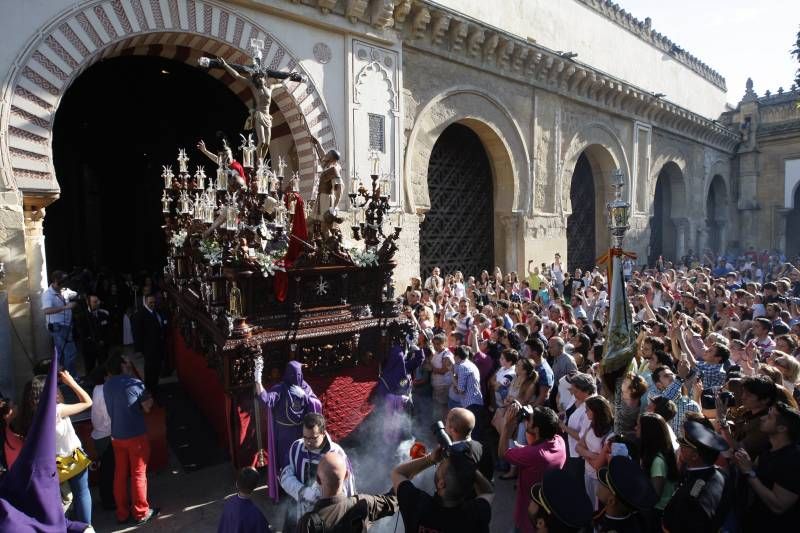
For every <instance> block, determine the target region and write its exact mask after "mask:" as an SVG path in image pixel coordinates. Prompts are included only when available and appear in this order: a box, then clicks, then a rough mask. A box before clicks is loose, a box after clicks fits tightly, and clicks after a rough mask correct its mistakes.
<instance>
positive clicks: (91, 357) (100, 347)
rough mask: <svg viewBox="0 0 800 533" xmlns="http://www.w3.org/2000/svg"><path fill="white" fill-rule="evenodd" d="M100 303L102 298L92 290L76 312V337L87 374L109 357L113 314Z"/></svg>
mask: <svg viewBox="0 0 800 533" xmlns="http://www.w3.org/2000/svg"><path fill="white" fill-rule="evenodd" d="M100 303H101V302H100V298H98V297H97V295H96V294H93V293H91V292H90V293H89V294H87V295H86V302H85V305H79V306H78V307H77V308H76V309H75V312H74V317H75V318H74V320H75V330H74V331H75V338H76V340H77V343H78V350H79V351H80V352H81V355H82V356H83V362H84V365H85V371H86V375H87V376H88V375H90V374H91V373H92V369H93V368H94V367H95V365H96V364H98V363H99V364H103V363H105V362H106V359H107V358H108V344H109V331H110V324H111V316H110V315H109V313H108V311H106V310H105V309H102V308H101V307H100Z"/></svg>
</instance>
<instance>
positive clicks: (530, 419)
mask: <svg viewBox="0 0 800 533" xmlns="http://www.w3.org/2000/svg"><path fill="white" fill-rule="evenodd" d="M520 422H524V423H525V439H526V440H527V445H525V446H522V445H519V444H515V447H513V448H510V449H509V438H510V435H513V434H514V433H515V432H516V428H517V425H518V424H519V423H520ZM558 432H559V426H558V416H557V415H556V413H555V411H553V410H552V409H550V408H549V407H539V406H537V407H533V408H531V407H529V406H526V407H522V406H521V405H520V404H519V403H518V402H514V403H513V404H511V405H509V407H508V409H507V410H506V423H505V425H504V426H503V431H502V433H501V434H500V442H499V445H498V450H497V452H498V456H499V457H500V458H502V459H504V460H505V461H506V462H508V463H510V464H511V465H514V466H517V467H518V469H519V480H518V484H517V500H516V504H515V505H514V525H515V526H516V527H517V529H518V530H519V531H520V532H522V533H533V526H532V525H531V522H530V520H529V518H528V500H529V495H530V490H531V487H532V486H533V485H535V484H536V483H540V482H541V481H542V477H543V476H544V473H545V472H547V471H548V470H551V469H554V468H556V469H558V468H563V467H564V463H566V461H567V451H566V446H565V445H564V439H563V438H561V435H559V434H558Z"/></svg>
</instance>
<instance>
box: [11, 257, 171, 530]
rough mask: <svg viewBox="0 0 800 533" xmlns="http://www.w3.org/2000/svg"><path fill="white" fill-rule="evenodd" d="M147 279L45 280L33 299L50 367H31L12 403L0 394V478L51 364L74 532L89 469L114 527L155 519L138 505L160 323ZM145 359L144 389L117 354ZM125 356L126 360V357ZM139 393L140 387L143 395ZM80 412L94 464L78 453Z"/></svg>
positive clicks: (79, 273)
mask: <svg viewBox="0 0 800 533" xmlns="http://www.w3.org/2000/svg"><path fill="white" fill-rule="evenodd" d="M159 300H161V294H160V292H159V290H158V288H157V285H156V284H155V283H154V281H153V278H152V277H150V276H149V275H147V274H142V275H141V276H139V279H138V281H137V282H134V281H133V276H130V275H125V276H121V277H118V278H117V277H111V276H107V275H105V274H102V273H101V274H97V275H95V274H93V273H91V272H90V271H88V270H85V269H84V270H75V271H74V272H73V273H72V274H67V273H65V272H62V271H54V272H53V273H51V275H50V284H49V286H48V288H47V290H46V291H45V292H44V293H43V295H42V310H43V313H44V315H45V320H46V324H47V330H48V332H49V334H50V336H51V338H52V340H53V348H54V357H53V356H45V357H43V358H41V360H39V361H37V362H36V363H35V367H34V369H33V372H34V374H35V375H34V377H33V378H32V379H31V380H30V381H28V382H27V383H26V384H25V385H24V387H23V390H22V394H21V397H20V401H19V402H18V403H17V402H15V401H14V400H13V399H12V398H7V397H6V396H5V395H2V394H0V397H1V398H0V413H2V418H0V442H2V450H0V451H1V452H2V453H0V475H2V473H3V472H6V471H7V470H8V469H9V468H11V467H12V465H13V464H14V462H15V461H16V460H17V458H18V456H19V454H20V452H21V451H22V448H23V445H24V443H25V440H26V437H27V436H28V432H29V430H30V428H31V424H32V421H33V418H34V415H35V413H36V410H37V407H38V405H39V401H40V399H41V395H42V390H43V387H44V384H45V377H46V376H45V374H46V373H47V368H48V365H49V364H50V362H51V361H52V360H54V359H55V360H57V361H58V365H59V368H60V371H59V373H58V377H59V381H60V386H59V388H58V391H57V401H58V405H57V409H56V421H55V424H56V431H55V435H56V454H57V459H58V461H59V464H64V465H70V466H69V471H67V470H68V469H67V467H60V468H63V470H64V471H63V472H61V471H60V472H59V481H60V482H61V495H62V502H61V503H62V505H63V506H64V509H65V512H68V513H69V516H70V517H72V518H74V519H75V520H76V521H78V522H82V523H85V524H91V523H92V509H93V502H92V495H91V491H90V490H89V482H88V481H89V466H90V465H91V464H92V463H94V465H95V466H96V467H97V469H98V494H99V499H100V503H101V505H102V508H103V509H105V510H114V511H115V512H116V516H117V520H118V522H119V523H120V524H127V523H133V524H140V525H141V524H144V523H147V522H148V521H150V520H151V519H152V518H153V517H154V516H155V515H157V514H158V509H157V508H152V507H151V506H150V504H149V503H148V499H147V463H148V459H149V454H150V442H149V439H148V438H147V431H146V427H145V421H144V415H145V414H146V413H147V412H149V411H150V409H151V408H152V406H153V404H154V394H156V393H157V391H158V379H159V377H160V375H161V372H162V368H164V366H165V364H166V363H167V358H166V345H165V344H166V343H165V333H166V319H165V315H164V314H163V313H162V312H160V311H159V310H158V301H159ZM126 345H130V346H131V347H132V348H133V351H134V352H136V353H140V354H142V355H143V356H144V374H145V379H144V382H143V381H142V380H141V379H139V377H138V376H139V373H138V371H137V370H136V369H135V367H134V365H133V364H132V362H131V360H130V358H129V357H128V356H126V355H124V351H123V348H124V347H125V346H126ZM127 352H128V353H131V350H127ZM145 385H147V386H146V387H145ZM87 411H88V412H89V415H90V419H91V425H92V430H91V440H92V444H93V447H91V448H90V449H92V450H93V456H92V457H89V456H88V454H87V452H85V451H84V449H85V448H89V447H88V446H87V444H88V443H84V442H81V439H80V438H79V436H78V434H77V433H76V431H75V427H74V426H73V423H72V419H71V417H74V416H76V415H80V414H82V413H85V412H87Z"/></svg>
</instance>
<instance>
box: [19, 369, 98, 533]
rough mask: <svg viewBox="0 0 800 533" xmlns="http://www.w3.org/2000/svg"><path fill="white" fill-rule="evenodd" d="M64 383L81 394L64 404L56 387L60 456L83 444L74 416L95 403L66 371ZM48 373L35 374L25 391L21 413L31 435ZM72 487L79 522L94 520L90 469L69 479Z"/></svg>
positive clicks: (24, 427)
mask: <svg viewBox="0 0 800 533" xmlns="http://www.w3.org/2000/svg"><path fill="white" fill-rule="evenodd" d="M58 377H59V379H60V381H61V382H62V383H64V384H65V385H67V386H68V387H69V388H70V389H72V391H73V392H74V393H75V395H76V396H77V397H78V402H77V403H73V404H66V403H64V397H63V396H62V395H61V391H60V390H58V389H56V402H57V405H56V419H55V424H56V455H60V456H66V455H72V453H73V452H74V451H75V449H76V448H80V447H81V441H80V439H79V438H78V436H77V435H76V434H75V428H74V427H72V421H71V420H70V419H69V417H70V416H72V415H76V414H78V413H80V412H82V411H85V410H86V409H88V408H90V407H91V406H92V399H91V398H90V397H89V394H88V393H87V392H86V391H85V390H83V389H82V388H81V386H80V385H78V383H77V382H76V381H75V380H74V379H73V378H72V376H71V375H70V374H69V372H67V371H66V370H62V371H61V372H59V373H58ZM46 378H47V376H44V375H40V376H34V378H33V379H32V380H30V381H29V382H28V383H27V384H26V385H25V389H24V390H23V392H22V409H21V412H20V419H21V422H20V432H21V434H22V435H23V436H27V434H28V430H30V427H31V423H32V422H33V417H34V414H35V413H36V408H37V407H38V406H39V399H40V398H41V396H42V392H43V391H44V382H45V379H46ZM68 483H69V486H70V489H71V490H72V497H73V504H74V505H75V519H76V520H78V521H79V522H84V523H86V524H91V522H92V495H91V493H90V492H89V469H88V468H85V469H84V470H83V472H81V473H80V474H78V475H76V476H75V477H73V478H72V479H70V480H69V481H68Z"/></svg>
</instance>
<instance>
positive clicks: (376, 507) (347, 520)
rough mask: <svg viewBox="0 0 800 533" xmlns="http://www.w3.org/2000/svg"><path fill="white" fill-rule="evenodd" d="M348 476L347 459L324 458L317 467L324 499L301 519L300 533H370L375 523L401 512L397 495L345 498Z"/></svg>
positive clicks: (363, 495)
mask: <svg viewBox="0 0 800 533" xmlns="http://www.w3.org/2000/svg"><path fill="white" fill-rule="evenodd" d="M348 475H349V472H348V469H347V463H346V462H345V459H344V457H342V456H341V455H339V454H336V453H326V454H325V455H323V456H322V458H321V459H320V461H319V466H318V467H317V483H319V486H320V492H321V495H322V497H321V498H320V499H319V500H317V503H316V504H315V505H314V509H312V510H311V511H310V512H308V513H306V514H304V515H303V517H302V518H301V519H300V523H299V524H298V526H297V532H298V533H320V532H323V531H325V532H336V531H346V532H347V533H351V532H357V531H367V529H368V528H369V526H370V524H371V523H372V522H374V521H375V520H378V519H380V518H383V517H385V516H391V515H393V514H394V513H396V512H397V498H396V497H395V496H388V495H381V496H372V495H370V494H356V495H353V496H347V495H345V493H344V482H345V479H347V476H348Z"/></svg>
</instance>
